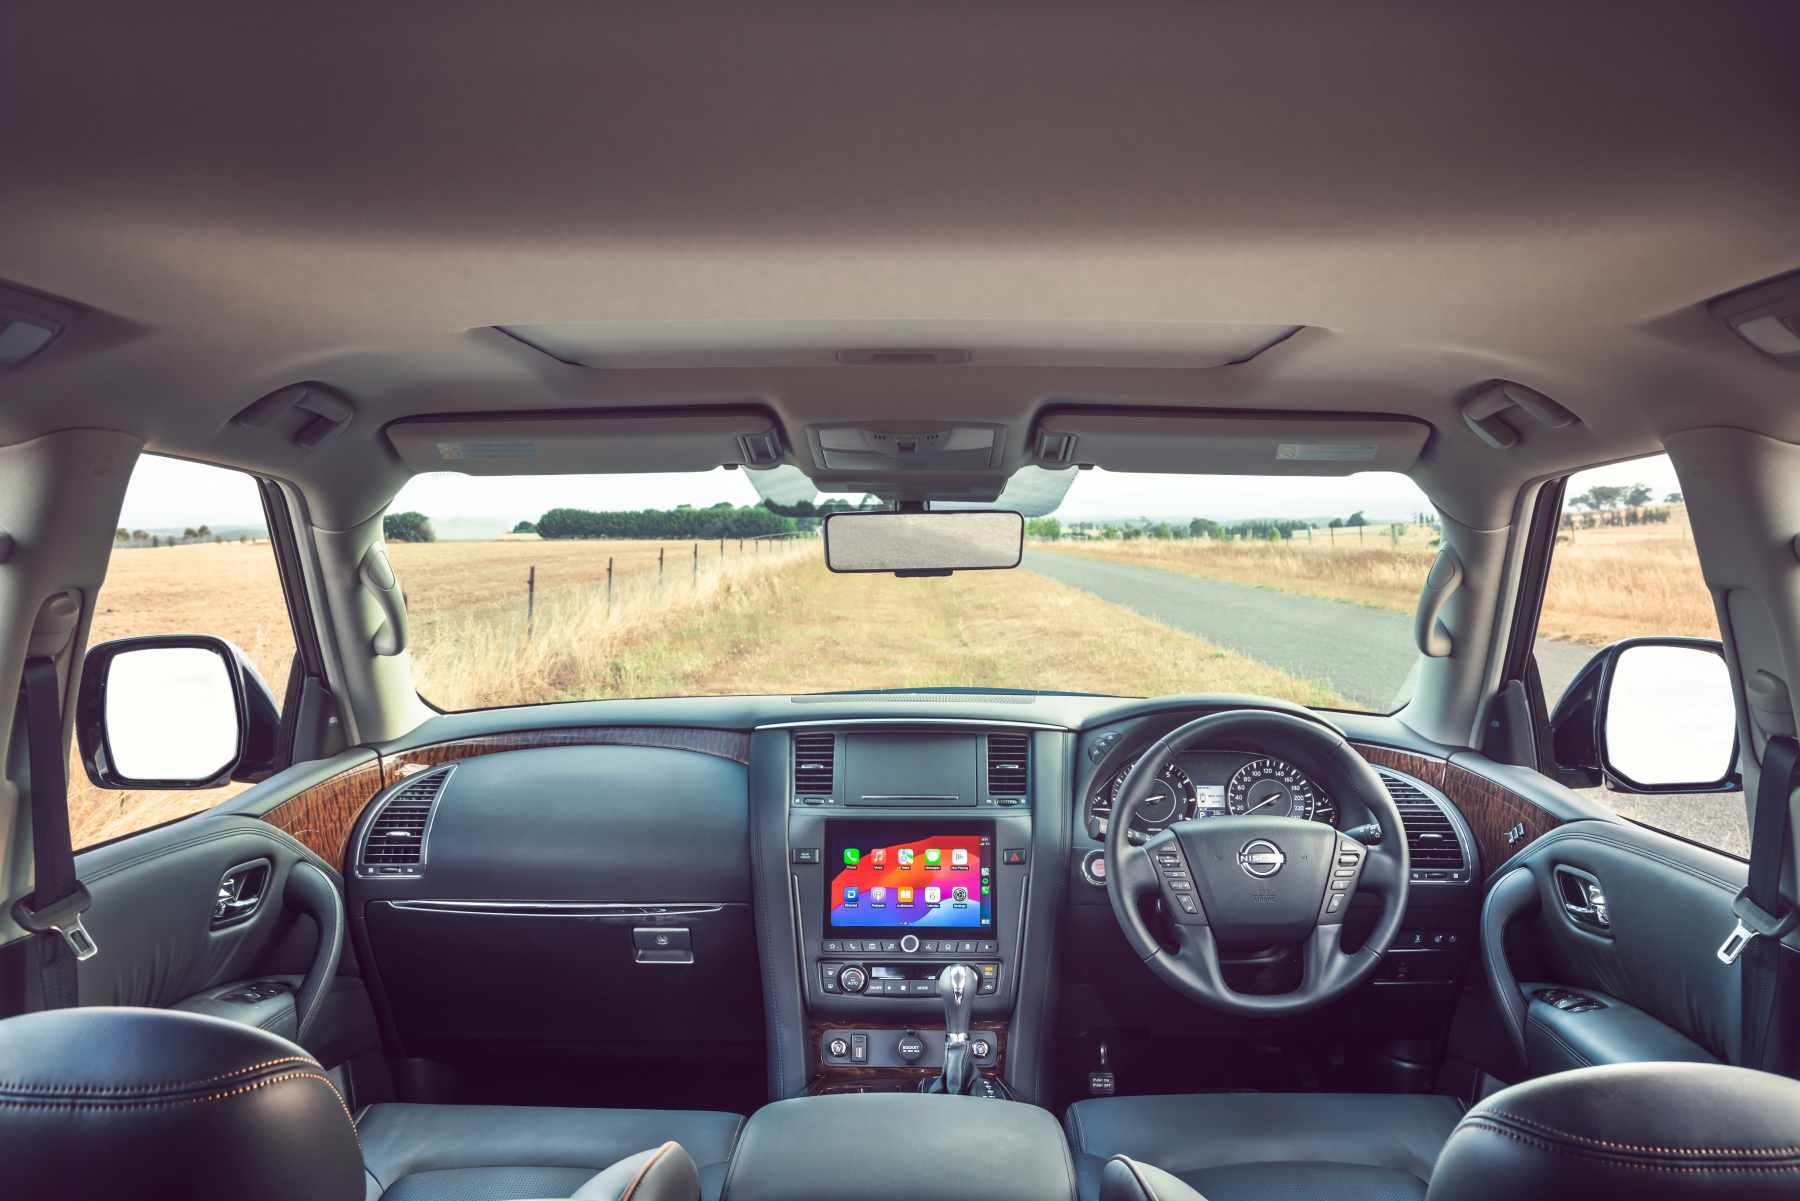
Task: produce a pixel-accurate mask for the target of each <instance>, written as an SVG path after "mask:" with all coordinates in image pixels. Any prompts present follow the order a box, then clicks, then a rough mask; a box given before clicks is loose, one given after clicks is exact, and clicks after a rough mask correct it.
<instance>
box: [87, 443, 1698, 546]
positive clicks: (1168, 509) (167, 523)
mask: <svg viewBox="0 0 1800 1201" xmlns="http://www.w3.org/2000/svg"><path fill="white" fill-rule="evenodd" d="M1640 482H1641V483H1645V484H1648V485H1649V486H1650V488H1651V490H1652V491H1653V492H1654V493H1655V495H1656V499H1657V500H1659V501H1660V500H1661V499H1662V498H1663V496H1664V495H1665V494H1666V493H1669V492H1674V491H1678V490H1679V487H1680V485H1679V484H1678V482H1677V481H1676V479H1675V472H1674V469H1673V468H1672V467H1671V466H1670V464H1669V461H1668V459H1667V457H1665V456H1657V457H1655V458H1652V459H1640V460H1637V461H1635V462H1630V463H1620V464H1615V465H1613V466H1611V467H1601V468H1596V469H1594V470H1592V471H1585V472H1581V473H1579V474H1578V475H1577V476H1576V477H1575V479H1573V480H1572V481H1571V483H1570V488H1569V493H1570V495H1571V496H1573V495H1576V494H1578V493H1580V492H1582V491H1584V490H1585V489H1587V488H1588V487H1591V486H1592V485H1594V484H1596V483H1600V484H1635V483H1640ZM722 500H727V501H731V502H732V503H733V504H741V505H747V504H756V503H759V498H758V496H757V493H756V490H755V488H754V487H753V486H752V485H751V483H750V480H749V478H748V477H747V476H746V474H745V473H744V472H742V471H722V470H721V471H708V472H696V473H690V474H681V475H620V476H512V477H492V478H483V479H474V478H470V477H468V476H462V475H456V474H451V473H447V472H435V473H432V474H428V475H421V476H416V477H414V479H413V480H412V481H411V482H409V483H408V484H407V485H406V487H405V488H403V489H401V491H400V495H399V496H398V497H396V498H395V501H394V505H393V508H394V509H395V510H407V509H415V510H418V511H419V512H421V513H424V514H425V515H426V516H427V517H430V518H432V520H433V521H438V522H448V521H454V520H456V519H459V518H461V519H472V520H476V521H481V522H504V523H505V524H506V525H507V526H509V527H510V526H511V525H512V524H513V523H515V522H518V521H535V520H537V518H538V517H539V516H540V515H542V514H543V512H544V511H545V510H546V509H553V508H556V507H558V506H568V507H572V508H580V509H654V508H673V507H674V506H675V505H679V504H691V505H694V506H696V507H702V506H706V505H710V504H715V503H717V502H718V501H722ZM1428 507H1429V506H1428V503H1427V502H1426V500H1425V498H1424V495H1423V494H1422V493H1421V492H1420V491H1419V489H1418V488H1417V486H1416V485H1414V484H1413V482H1412V481H1411V480H1409V479H1408V478H1407V477H1405V476H1403V475H1396V474H1391V473H1385V472H1369V473H1365V474H1362V475H1356V476H1348V477H1342V478H1327V479H1308V478H1300V477H1295V478H1272V477H1267V476H1188V475H1126V474H1113V473H1109V472H1105V471H1084V472H1082V473H1081V474H1080V475H1079V476H1077V477H1076V479H1075V481H1074V482H1073V484H1072V485H1071V486H1070V488H1069V493H1068V496H1067V497H1065V498H1064V500H1063V503H1062V505H1061V507H1059V508H1058V509H1057V511H1056V515H1057V516H1059V517H1061V518H1063V519H1064V520H1067V521H1083V520H1087V521H1093V520H1103V519H1108V518H1129V517H1152V518H1159V519H1160V518H1175V517H1181V518H1188V517H1213V518H1217V519H1221V520H1226V521H1236V520H1242V519H1245V518H1253V517H1290V518H1301V517H1329V516H1349V514H1351V513H1352V512H1355V511H1356V510H1358V509H1362V510H1364V511H1366V512H1367V513H1368V515H1369V516H1370V518H1371V519H1378V518H1384V517H1405V516H1410V515H1411V514H1414V513H1418V512H1422V511H1425V510H1426V509H1427V508H1428ZM119 524H120V525H122V526H125V527H126V528H128V529H168V528H176V529H179V528H182V527H186V526H198V525H201V524H206V525H210V526H214V527H224V526H232V525H258V526H260V525H261V524H262V505H261V503H260V502H259V500H258V499H257V495H256V489H255V486H254V485H253V484H252V483H251V481H250V480H249V478H248V477H247V476H243V475H240V474H238V473H236V472H231V471H224V470H222V469H220V468H216V467H205V466H201V465H199V464H194V463H186V462H182V461H180V460H177V459H165V458H159V457H157V456H155V455H145V456H144V457H143V458H142V459H140V460H139V462H138V467H137V470H136V471H135V472H134V473H133V475H132V477H131V486H130V488H129V489H128V490H127V491H126V494H125V508H124V513H123V515H122V516H121V517H120V519H119Z"/></svg>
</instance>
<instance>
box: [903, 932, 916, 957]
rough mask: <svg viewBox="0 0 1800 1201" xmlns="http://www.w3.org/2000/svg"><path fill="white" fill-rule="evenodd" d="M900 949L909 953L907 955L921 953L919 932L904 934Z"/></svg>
mask: <svg viewBox="0 0 1800 1201" xmlns="http://www.w3.org/2000/svg"><path fill="white" fill-rule="evenodd" d="M900 950H901V952H902V953H904V954H907V955H916V954H918V953H919V936H918V935H917V934H906V935H902V936H901V939H900Z"/></svg>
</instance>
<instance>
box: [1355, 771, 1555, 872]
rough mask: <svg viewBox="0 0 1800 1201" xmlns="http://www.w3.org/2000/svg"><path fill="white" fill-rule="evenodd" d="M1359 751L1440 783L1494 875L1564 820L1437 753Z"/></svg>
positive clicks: (1437, 785) (1435, 785)
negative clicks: (1467, 824)
mask: <svg viewBox="0 0 1800 1201" xmlns="http://www.w3.org/2000/svg"><path fill="white" fill-rule="evenodd" d="M1354 745H1355V747H1356V750H1357V753H1358V754H1360V755H1361V756H1362V757H1363V758H1364V759H1367V760H1368V761H1369V762H1370V763H1372V764H1374V765H1376V766H1377V767H1388V768H1392V769H1393V770H1395V771H1402V772H1405V773H1406V774H1407V775H1409V776H1412V777H1413V778H1415V779H1418V780H1423V781H1424V782H1425V783H1427V784H1429V785H1431V786H1432V787H1433V788H1436V789H1437V790H1438V791H1440V792H1442V793H1443V794H1444V795H1445V796H1447V797H1449V798H1450V802H1451V804H1453V805H1455V806H1456V808H1457V809H1458V810H1459V811H1460V812H1461V813H1462V815H1463V820H1464V821H1466V822H1468V823H1469V831H1470V833H1472V834H1474V836H1475V849H1476V853H1477V854H1479V855H1480V856H1481V866H1482V870H1483V871H1484V872H1485V873H1487V874H1489V875H1491V874H1492V873H1493V871H1494V869H1495V868H1498V867H1499V866H1500V865H1501V864H1503V863H1505V862H1506V861H1507V860H1508V859H1511V858H1512V857H1513V856H1514V855H1515V854H1517V853H1518V852H1520V851H1522V850H1524V849H1525V847H1527V846H1528V845H1530V844H1531V843H1533V842H1535V841H1537V840H1538V839H1539V838H1542V837H1543V836H1544V835H1546V834H1548V833H1550V831H1552V830H1554V829H1556V828H1557V827H1558V826H1560V825H1562V824H1563V820H1562V819H1561V818H1560V817H1557V816H1556V815H1555V814H1554V813H1551V812H1550V811H1549V810H1547V809H1545V808H1544V807H1543V806H1542V805H1539V804H1537V803H1536V802H1535V801H1533V800H1531V799H1530V798H1528V797H1523V796H1520V795H1519V794H1518V793H1516V792H1514V791H1512V789H1510V788H1507V787H1506V786H1505V785H1503V784H1499V783H1496V782H1495V781H1493V780H1490V779H1488V778H1487V777H1486V776H1483V775H1479V774H1477V773H1475V772H1472V771H1470V770H1469V769H1468V768H1466V767H1463V766H1461V765H1459V764H1455V763H1451V762H1449V761H1448V760H1445V759H1439V758H1437V757H1436V756H1435V755H1420V754H1416V753H1414V752H1412V751H1397V750H1395V749H1393V748H1392V747H1385V746H1373V745H1370V744H1366V743H1356V744H1354Z"/></svg>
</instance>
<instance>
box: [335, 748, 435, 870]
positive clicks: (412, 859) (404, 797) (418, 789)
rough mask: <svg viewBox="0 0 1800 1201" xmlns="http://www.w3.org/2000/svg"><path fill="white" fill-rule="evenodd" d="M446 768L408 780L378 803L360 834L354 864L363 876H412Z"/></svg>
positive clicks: (420, 858)
mask: <svg viewBox="0 0 1800 1201" xmlns="http://www.w3.org/2000/svg"><path fill="white" fill-rule="evenodd" d="M449 778H450V769H449V768H442V769H440V770H438V771H434V772H430V773H429V774H426V775H423V776H419V777H417V778H416V779H414V780H411V781H409V782H408V783H406V784H405V785H403V786H402V787H401V788H399V789H398V790H397V791H395V792H394V793H393V795H391V796H389V797H388V799H387V800H386V801H385V802H383V803H382V806H381V812H379V813H377V814H376V815H375V820H374V821H373V822H371V823H369V832H368V833H367V834H365V835H364V836H363V850H362V856H361V857H360V859H359V860H358V862H357V867H358V869H359V870H360V871H361V873H362V874H363V875H366V876H416V875H418V874H419V866H420V864H422V863H423V862H424V860H425V831H426V829H427V828H428V827H429V826H430V825H431V811H432V809H433V807H435V806H436V805H437V801H438V796H439V794H440V793H442V792H443V791H444V781H446V780H448V779H449Z"/></svg>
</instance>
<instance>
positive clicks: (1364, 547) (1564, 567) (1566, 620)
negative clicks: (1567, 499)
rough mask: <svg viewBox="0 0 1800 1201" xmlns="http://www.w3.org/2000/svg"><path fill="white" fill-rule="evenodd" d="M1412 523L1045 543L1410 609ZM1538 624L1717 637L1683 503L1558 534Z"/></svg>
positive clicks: (1576, 638)
mask: <svg viewBox="0 0 1800 1201" xmlns="http://www.w3.org/2000/svg"><path fill="white" fill-rule="evenodd" d="M1434 538H1435V534H1433V533H1432V532H1430V531H1429V530H1428V529H1427V528H1426V527H1424V526H1413V527H1411V528H1410V529H1409V530H1408V532H1407V533H1406V534H1405V535H1403V536H1402V537H1401V538H1400V539H1399V540H1398V541H1396V540H1394V539H1393V538H1391V537H1390V536H1389V534H1388V527H1386V526H1365V527H1363V529H1362V531H1361V534H1360V536H1359V532H1358V531H1357V530H1354V529H1339V530H1333V531H1326V530H1314V531H1313V532H1312V537H1311V538H1310V539H1309V538H1307V537H1306V536H1305V535H1304V534H1301V535H1296V536H1295V537H1294V538H1293V539H1292V540H1290V541H1285V542H1215V541H1207V540H1195V541H1174V542H1170V541H1157V540H1151V539H1145V538H1140V539H1135V540H1133V541H1130V542H1075V541H1062V542H1057V543H1054V544H1046V545H1054V547H1055V549H1056V550H1057V551H1059V552H1065V553H1072V554H1081V555H1091V556H1094V557H1097V558H1102V559H1110V560H1113V561H1115V562H1120V563H1138V564H1144V565H1148V566H1154V567H1160V568H1163V569H1165V570H1168V571H1183V572H1188V573H1191V574H1193V575H1198V576H1205V577H1207V578H1209V579H1217V580H1230V581H1232V582H1234V583H1239V584H1251V585H1255V586H1257V587H1262V588H1274V589H1277V590H1279V591H1283V592H1297V593H1303V594H1305V595H1307V596H1318V597H1324V598H1327V599H1330V600H1344V601H1352V602H1355V603H1358V604H1366V605H1374V606H1376V607H1378V608H1383V609H1392V610H1395V611H1397V612H1402V613H1410V612H1412V611H1413V608H1414V606H1415V605H1416V604H1417V603H1418V599H1419V586H1420V585H1421V584H1422V583H1423V581H1424V579H1425V573H1426V572H1427V571H1428V570H1430V568H1431V560H1432V558H1433V556H1434V555H1436V553H1437V550H1436V548H1435V547H1434V546H1433V545H1432V542H1433V539H1434ZM1538 628H1539V632H1540V633H1541V634H1542V635H1543V636H1544V637H1547V638H1559V639H1567V640H1569V641H1573V642H1585V643H1588V644H1589V645H1593V646H1603V645H1605V644H1606V643H1608V642H1612V641H1615V640H1616V639H1619V638H1626V637H1630V636H1632V635H1635V634H1681V635H1689V636H1693V637H1699V638H1717V637H1718V636H1719V629H1718V621H1717V618H1716V617H1715V616H1714V615H1713V607H1712V597H1711V596H1710V594H1709V593H1708V592H1707V590H1706V584H1705V581H1704V580H1703V579H1702V578H1701V575H1700V560H1699V557H1698V556H1697V555H1696V554H1695V551H1694V540H1693V535H1692V534H1691V533H1690V532H1689V530H1688V525H1687V513H1686V510H1685V509H1681V508H1677V509H1676V510H1675V511H1674V513H1673V515H1672V519H1671V520H1670V521H1668V522H1667V523H1666V524H1662V525H1637V526H1617V527H1604V528H1600V529H1592V530H1569V531H1564V532H1563V533H1562V534H1561V536H1560V537H1559V539H1558V542H1557V547H1556V555H1555V558H1554V560H1553V561H1552V564H1551V569H1550V586H1549V589H1548V590H1547V594H1546V595H1545V597H1544V612H1543V618H1542V620H1541V622H1540V623H1539V627H1538Z"/></svg>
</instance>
